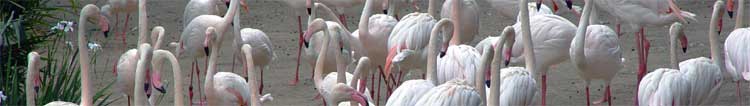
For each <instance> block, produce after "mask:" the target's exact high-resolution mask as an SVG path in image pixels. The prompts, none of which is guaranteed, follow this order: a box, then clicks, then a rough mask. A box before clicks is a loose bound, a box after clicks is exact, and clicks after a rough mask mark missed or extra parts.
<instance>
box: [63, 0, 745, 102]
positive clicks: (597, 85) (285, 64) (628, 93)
mask: <svg viewBox="0 0 750 106" xmlns="http://www.w3.org/2000/svg"><path fill="white" fill-rule="evenodd" d="M187 1H188V0H149V1H148V10H149V12H148V14H149V15H148V16H149V17H148V18H149V30H150V28H153V27H154V26H164V27H165V28H166V37H165V38H166V39H165V43H164V44H168V43H166V42H175V41H177V40H178V39H179V35H180V34H179V33H180V32H181V31H182V25H183V23H184V22H180V20H182V18H181V16H182V13H183V9H184V6H185V4H187ZM105 2H106V0H83V1H82V4H89V3H94V4H97V5H100V6H101V5H103V4H104V3H105ZM478 2H479V4H480V7H481V8H482V9H481V16H480V17H481V19H480V21H481V25H480V35H479V36H478V37H475V38H476V39H475V40H474V42H473V43H471V44H472V45H474V44H476V42H478V41H479V40H481V39H483V38H485V37H486V36H487V35H498V34H499V33H500V31H501V30H502V28H503V27H504V26H507V25H511V24H512V23H513V22H514V21H513V20H511V19H508V18H502V17H498V16H495V15H493V14H495V13H494V10H493V9H491V8H490V6H489V5H488V4H487V3H486V1H485V0H478ZM713 3H714V0H680V1H679V3H678V5H679V6H681V7H682V9H683V10H685V11H690V12H693V13H695V14H697V15H698V16H697V17H696V18H697V19H698V22H694V23H690V24H687V25H686V26H687V29H686V30H685V31H687V32H686V34H687V36H688V39H689V40H690V43H689V49H688V52H687V53H680V54H679V60H687V59H689V58H695V57H701V56H704V57H708V56H710V54H709V44H708V36H707V33H708V32H707V31H708V21H709V20H710V11H711V7H712V5H713ZM248 4H249V9H250V12H249V13H250V14H248V13H247V12H245V13H243V14H242V26H243V27H250V28H256V29H260V30H263V31H264V32H265V33H266V34H267V35H268V36H269V37H270V39H271V40H272V41H273V43H274V44H273V45H274V46H273V47H274V50H275V51H274V53H275V54H276V55H277V58H276V60H275V61H273V64H272V65H271V66H270V67H269V70H266V72H265V73H264V74H265V76H264V78H266V79H265V82H263V83H264V84H265V87H266V88H265V91H264V93H271V94H273V96H274V98H275V100H274V101H271V102H268V103H266V104H268V105H282V106H283V105H320V104H321V102H320V101H316V100H315V99H313V97H314V96H315V94H316V93H315V90H314V87H313V82H312V81H311V80H310V74H311V70H312V68H311V66H307V65H303V66H302V67H301V70H302V71H300V72H301V73H300V75H301V81H300V83H299V84H298V85H296V86H290V85H288V84H287V82H288V81H290V80H291V79H293V78H294V71H295V65H294V64H295V60H296V56H295V55H296V49H297V40H298V39H297V36H298V33H299V32H298V31H297V26H296V22H297V20H296V16H297V15H298V14H303V12H304V10H302V11H300V10H301V9H294V8H292V7H290V6H289V5H287V4H286V3H284V2H283V1H280V0H250V1H249V2H248ZM575 4H578V5H580V4H582V1H575ZM50 5H54V6H68V7H69V6H70V4H69V3H68V1H67V0H57V1H53V2H51V3H50ZM420 5H421V7H422V8H425V9H422V11H426V7H427V6H426V0H424V2H422V3H420ZM219 7H221V8H225V7H224V6H219ZM222 10H223V9H222ZM353 11H355V12H353V13H354V14H350V15H348V16H347V19H348V22H347V23H348V26H350V27H352V28H350V29H356V23H357V22H358V19H359V14H357V13H358V12H356V11H359V9H357V10H353ZM403 11H404V12H401V16H403V15H404V14H406V13H409V12H413V11H414V10H403ZM121 16H122V15H121ZM67 17H69V18H64V19H65V20H77V19H75V18H73V17H71V16H67ZM74 17H75V16H74ZM136 17H137V14H131V18H132V19H134V20H131V21H130V27H131V28H130V29H129V30H128V34H127V42H128V43H127V45H126V46H127V48H135V47H136V45H135V42H136V39H137V29H136V28H135V25H136V24H135V23H136V20H135V18H136ZM565 17H567V18H568V19H573V20H571V21H577V18H574V17H572V16H571V15H565ZM305 18H306V17H303V20H304V19H305ZM121 20H122V19H121ZM605 20H606V19H605ZM733 22H734V21H733V20H731V19H729V17H727V16H725V17H724V25H725V26H724V29H723V31H724V32H723V33H721V36H720V38H721V39H724V38H726V35H728V32H730V31H731V29H732V28H733V27H734V25H733ZM574 23H577V22H574ZM89 25H90V26H92V24H89ZM120 25H122V24H120ZM607 25H609V26H613V25H612V24H607ZM121 27H122V26H120V27H115V28H121ZM627 29H632V28H627ZM627 29H626V30H627ZM666 30H667V27H650V28H649V29H648V30H647V35H648V38H649V39H650V41H651V44H652V46H651V47H652V49H651V52H650V54H651V55H650V58H649V65H648V69H649V70H654V69H657V68H660V67H668V54H667V53H668V48H667V45H668V42H667V40H666V38H667V31H666ZM114 31H115V32H120V31H121V29H116V30H114ZM627 32H628V33H626V34H625V36H622V37H621V38H620V39H621V42H622V44H621V46H622V47H623V48H624V50H625V51H624V53H623V57H624V58H626V59H627V62H626V65H625V67H626V68H625V69H623V70H621V71H620V72H619V73H618V75H617V76H616V77H615V78H614V79H613V83H612V88H613V91H612V94H613V99H614V102H613V103H614V104H615V105H632V104H633V103H634V102H633V98H634V93H633V92H635V89H636V88H637V87H636V86H635V84H636V79H635V78H636V74H635V73H636V70H637V68H636V67H637V64H636V62H637V58H636V56H637V55H636V53H635V51H634V49H633V46H634V41H633V39H634V36H633V33H632V32H633V31H632V30H627ZM68 39H69V41H74V36H71V37H69V38H68ZM89 39H90V40H92V41H96V42H100V44H101V45H103V51H102V52H101V54H102V55H100V56H98V57H96V59H98V60H99V61H100V62H97V63H95V64H94V68H93V69H94V71H92V72H91V73H93V74H92V76H90V77H92V79H93V80H94V82H95V83H94V84H95V85H94V87H95V88H96V89H100V88H103V87H104V86H105V85H106V84H107V83H110V82H112V81H113V80H114V78H115V77H114V75H113V74H112V73H111V70H112V67H113V64H114V62H116V60H117V58H119V56H120V54H122V53H123V52H124V50H123V48H122V47H123V44H122V42H121V41H120V38H115V37H109V38H103V37H100V36H94V37H92V38H89ZM723 41H724V40H721V42H723ZM222 45H223V46H224V47H225V48H228V47H231V45H230V43H223V44H222ZM162 46H166V45H162ZM232 59H233V58H232V51H231V50H230V49H222V51H221V55H220V61H219V68H220V70H222V71H229V70H231V69H232V68H231V67H232ZM199 61H200V60H199ZM190 62H191V61H188V60H181V66H182V69H183V70H185V71H183V73H182V74H183V75H185V76H186V77H184V78H185V79H181V80H184V82H185V83H184V84H183V86H185V88H186V89H187V86H188V85H189V84H188V83H189V82H187V81H189V80H190V79H189V78H190V77H187V76H188V75H190V74H189V73H188V72H189V71H188V70H189V69H190V68H189V65H190ZM199 64H204V63H203V62H202V61H201V62H199ZM201 68H205V66H203V65H201ZM237 68H241V66H240V65H239V64H238V65H237ZM169 70H171V69H169V68H166V69H165V71H164V72H162V79H163V80H166V81H167V82H173V81H172V77H171V76H172V72H171V71H169ZM235 70H239V69H235ZM235 72H237V73H239V71H235ZM576 72H577V71H576V69H575V68H574V67H573V66H572V65H571V64H570V62H564V63H562V64H560V65H558V66H557V68H555V69H552V70H551V71H550V73H549V80H548V83H549V89H548V97H547V98H548V100H547V102H548V104H550V105H585V96H584V94H585V93H584V89H583V86H582V85H583V80H581V78H579V77H578V76H577V74H575V73H576ZM202 74H205V71H204V72H202ZM243 76H244V75H243ZM202 77H203V76H202ZM201 79H203V78H201ZM537 80H538V78H537ZM723 82H724V85H723V86H722V88H721V91H722V92H721V94H720V98H719V100H718V101H717V102H716V103H717V105H735V104H737V103H738V100H748V96H747V94H750V91H748V90H747V87H748V86H747V85H748V84H747V82H745V81H743V82H742V84H743V85H742V86H741V87H742V88H743V90H742V93H743V94H745V95H743V97H738V95H736V94H735V93H736V92H735V90H736V87H735V86H734V84H735V83H734V82H733V81H731V78H730V77H725V80H724V81H723ZM169 84H170V85H169V86H172V85H171V83H169ZM196 87H197V86H196ZM591 87H592V97H591V99H592V101H594V100H596V99H598V98H599V97H601V96H602V95H601V94H602V93H601V92H603V91H604V89H603V82H602V81H594V82H593V83H592V85H591ZM170 89H171V87H170ZM196 90H197V89H196ZM185 91H187V90H185ZM173 93H174V92H168V93H167V94H166V95H165V96H167V97H165V101H163V102H161V105H168V104H171V102H172V95H173ZM182 96H184V97H186V98H187V94H186V93H185V95H182ZM194 100H197V99H194ZM380 103H381V104H382V103H385V99H380ZM126 104H127V103H126V101H125V99H124V98H121V99H120V100H119V101H117V102H116V103H115V105H126ZM749 104H750V102H743V104H742V105H749Z"/></svg>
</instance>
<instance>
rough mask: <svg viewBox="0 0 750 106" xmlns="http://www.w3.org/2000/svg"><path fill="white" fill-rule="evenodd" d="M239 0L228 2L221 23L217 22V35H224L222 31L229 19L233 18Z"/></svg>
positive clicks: (228, 23)
mask: <svg viewBox="0 0 750 106" xmlns="http://www.w3.org/2000/svg"><path fill="white" fill-rule="evenodd" d="M240 2H241V1H239V0H232V1H230V2H229V9H228V10H227V13H225V14H224V17H223V18H222V23H221V24H219V26H217V27H216V32H218V33H217V34H218V35H224V32H225V31H226V29H227V26H229V25H230V23H232V21H231V19H232V18H235V17H234V16H235V15H237V11H238V10H237V9H238V5H239V3H240Z"/></svg>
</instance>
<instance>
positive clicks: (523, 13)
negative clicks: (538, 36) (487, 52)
mask: <svg viewBox="0 0 750 106" xmlns="http://www.w3.org/2000/svg"><path fill="white" fill-rule="evenodd" d="M527 1H528V0H521V3H519V6H518V8H520V12H519V18H520V22H519V24H520V25H518V26H521V27H520V28H518V27H515V26H516V25H514V30H515V29H520V30H521V32H522V33H520V35H521V38H522V39H521V40H522V41H523V46H524V47H523V48H524V49H523V51H524V55H526V57H524V59H525V62H526V67H525V69H526V71H527V72H535V71H536V68H537V67H535V66H536V61H537V60H536V59H535V58H536V56H537V55H535V54H534V52H535V51H534V49H533V48H534V43H533V42H532V36H531V28H530V25H531V24H530V22H529V9H528V8H523V7H528V3H526V2H527ZM516 35H518V33H516ZM537 41H538V40H537ZM499 44H502V43H499ZM496 45H497V44H496ZM514 46H515V45H514ZM495 50H496V51H497V50H501V49H495ZM506 55H507V54H506ZM494 61H498V60H494ZM506 62H507V60H506ZM494 63H497V62H494ZM541 68H544V67H541ZM518 70H522V69H520V68H519V69H518ZM532 76H533V74H532ZM542 78H545V77H542ZM496 82H497V81H496ZM542 83H543V84H542V86H543V87H542V89H544V86H545V85H544V81H542ZM490 85H492V84H490ZM494 85H499V84H494ZM497 89H498V88H493V90H497ZM490 92H492V91H490ZM544 93H545V92H544V90H543V91H542V105H545V104H546V103H545V101H544V100H545V97H544ZM509 96H512V95H509ZM496 97H497V96H491V98H496ZM503 98H505V96H503ZM503 98H500V99H501V100H502V99H503ZM507 98H511V99H512V98H513V97H507Z"/></svg>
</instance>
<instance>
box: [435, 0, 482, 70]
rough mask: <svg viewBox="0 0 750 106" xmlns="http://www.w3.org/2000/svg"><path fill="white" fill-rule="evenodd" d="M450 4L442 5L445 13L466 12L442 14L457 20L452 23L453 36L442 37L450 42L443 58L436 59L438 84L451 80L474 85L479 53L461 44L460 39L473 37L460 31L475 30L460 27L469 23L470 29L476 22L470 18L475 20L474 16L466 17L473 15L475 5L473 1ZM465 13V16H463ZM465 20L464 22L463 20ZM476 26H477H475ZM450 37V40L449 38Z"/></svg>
mask: <svg viewBox="0 0 750 106" xmlns="http://www.w3.org/2000/svg"><path fill="white" fill-rule="evenodd" d="M446 3H448V2H446ZM451 3H452V4H444V7H443V10H446V11H453V12H452V13H456V12H458V11H464V10H466V11H467V12H460V13H461V14H460V15H459V14H451V13H446V12H445V11H444V12H443V13H444V15H446V14H448V15H451V16H450V17H452V18H451V20H458V21H455V23H453V24H452V25H454V26H452V28H453V31H452V32H453V34H452V35H451V36H448V35H445V36H443V37H444V38H443V39H445V40H448V39H450V42H446V43H449V44H448V45H447V46H444V47H448V49H447V51H446V52H445V55H444V56H441V57H440V58H438V60H437V61H438V68H437V69H438V70H437V71H438V77H437V79H438V84H442V83H445V82H447V81H450V80H453V79H463V80H466V81H467V82H468V83H470V84H474V80H472V79H474V78H475V77H476V76H475V74H473V73H475V72H474V71H476V70H477V65H479V62H480V61H479V59H480V57H479V56H480V55H479V52H477V49H476V48H474V47H472V46H468V45H463V44H462V42H463V41H462V39H463V38H462V37H466V36H473V35H465V34H469V33H470V32H472V31H468V32H464V31H462V30H475V29H470V28H469V29H466V27H462V26H461V25H462V24H464V23H467V21H468V23H470V25H468V27H471V26H472V25H474V24H471V23H473V22H472V21H477V22H478V20H474V19H470V18H476V16H466V15H469V14H473V13H475V11H474V10H476V3H475V2H474V1H471V0H469V1H462V2H461V3H460V4H459V3H453V2H451ZM464 5H467V8H463V6H464ZM447 7H450V10H448V8H447ZM464 13H465V14H464ZM474 15H476V14H474ZM464 19H466V20H464ZM476 25H478V24H476ZM449 37H450V38H449ZM470 39H474V38H470Z"/></svg>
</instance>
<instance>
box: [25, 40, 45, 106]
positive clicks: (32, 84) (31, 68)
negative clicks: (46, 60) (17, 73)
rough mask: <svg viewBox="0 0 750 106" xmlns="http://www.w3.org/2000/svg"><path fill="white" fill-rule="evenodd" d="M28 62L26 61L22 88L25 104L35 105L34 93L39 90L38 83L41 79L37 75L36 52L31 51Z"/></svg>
mask: <svg viewBox="0 0 750 106" xmlns="http://www.w3.org/2000/svg"><path fill="white" fill-rule="evenodd" d="M28 57H29V58H28V59H29V62H28V63H27V65H28V66H27V67H26V69H27V71H26V80H25V81H26V82H25V83H24V84H25V85H24V90H25V91H26V105H36V95H37V94H36V93H37V92H39V91H37V89H39V85H40V84H41V82H40V81H41V79H40V75H39V68H41V67H40V66H39V65H40V64H39V61H40V56H39V53H37V52H31V53H29V55H28Z"/></svg>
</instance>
